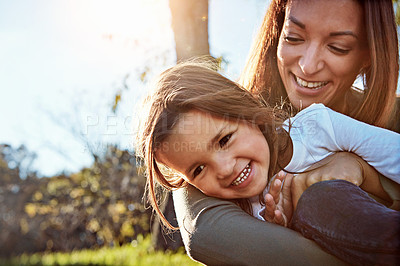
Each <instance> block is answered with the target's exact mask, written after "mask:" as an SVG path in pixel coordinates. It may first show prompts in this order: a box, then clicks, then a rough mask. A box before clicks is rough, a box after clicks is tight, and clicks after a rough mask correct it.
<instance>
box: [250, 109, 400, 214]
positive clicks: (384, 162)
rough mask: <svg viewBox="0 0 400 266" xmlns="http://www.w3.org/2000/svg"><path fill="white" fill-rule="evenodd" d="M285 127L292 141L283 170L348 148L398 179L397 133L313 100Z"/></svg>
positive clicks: (304, 166) (305, 165)
mask: <svg viewBox="0 0 400 266" xmlns="http://www.w3.org/2000/svg"><path fill="white" fill-rule="evenodd" d="M290 124H291V125H290ZM289 125H290V126H289ZM284 129H285V130H286V131H287V132H289V135H290V137H291V139H292V143H293V155H292V158H291V160H290V162H289V164H288V165H287V166H286V167H285V170H286V171H289V172H303V171H305V170H306V169H308V168H309V167H310V166H312V165H313V164H314V163H316V162H319V161H321V160H322V159H324V158H326V157H328V156H329V155H331V154H333V153H335V152H338V151H347V152H353V153H355V154H357V155H358V156H360V157H361V158H363V159H364V160H365V161H366V162H367V163H369V164H370V165H371V166H373V167H374V168H375V169H376V170H377V171H378V172H380V173H381V174H382V175H384V176H385V177H387V178H389V179H391V180H393V181H395V182H396V183H400V134H398V133H395V132H393V131H390V130H387V129H383V128H379V127H375V126H371V125H369V124H366V123H363V122H360V121H358V120H355V119H353V118H351V117H348V116H346V115H343V114H340V113H338V112H335V111H333V110H331V109H329V108H328V107H325V106H324V105H323V104H312V105H310V106H309V107H307V108H306V109H304V110H302V111H301V112H299V113H298V114H297V115H296V116H294V117H293V118H290V119H288V120H286V121H285V123H284ZM264 194H265V191H264ZM258 204H259V203H258ZM252 205H253V214H254V216H256V217H257V218H259V219H260V218H261V219H262V215H261V214H260V213H262V212H263V210H264V207H261V206H255V205H257V204H255V203H253V202H252ZM262 220H263V219H262Z"/></svg>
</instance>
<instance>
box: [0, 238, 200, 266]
mask: <svg viewBox="0 0 400 266" xmlns="http://www.w3.org/2000/svg"><path fill="white" fill-rule="evenodd" d="M0 264H1V265H201V264H200V263H197V262H195V261H193V260H191V259H190V258H189V257H188V256H186V254H184V251H183V250H182V249H181V250H179V251H178V252H176V253H172V252H171V251H167V252H165V253H164V252H161V251H155V250H154V249H153V248H152V246H151V240H150V237H146V238H143V237H142V236H141V235H139V236H138V237H137V240H133V241H132V242H131V243H130V244H126V245H123V246H121V247H112V248H105V247H103V248H101V249H98V250H82V251H73V252H71V253H60V252H57V253H44V254H40V253H36V254H33V255H26V254H23V255H21V256H18V257H14V258H10V259H3V260H1V259H0Z"/></svg>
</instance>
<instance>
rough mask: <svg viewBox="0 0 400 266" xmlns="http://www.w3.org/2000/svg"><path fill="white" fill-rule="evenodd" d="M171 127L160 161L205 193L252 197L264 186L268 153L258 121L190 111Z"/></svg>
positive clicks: (161, 150)
mask: <svg viewBox="0 0 400 266" xmlns="http://www.w3.org/2000/svg"><path fill="white" fill-rule="evenodd" d="M172 131H173V132H171V134H170V136H169V137H168V138H167V139H166V141H164V142H163V143H162V145H160V147H159V148H158V150H157V151H156V158H157V161H158V162H160V163H163V164H165V165H166V166H168V167H169V168H171V169H173V170H175V171H177V172H179V173H181V174H182V175H183V176H184V179H185V180H186V181H187V182H188V183H189V184H191V185H193V186H195V187H197V188H198V189H199V190H201V191H202V192H203V193H204V194H206V195H209V196H214V197H219V198H225V199H236V198H250V197H253V196H255V195H258V194H260V193H261V192H262V191H263V189H264V188H265V187H266V185H267V182H268V170H269V163H270V162H269V161H270V153H269V147H268V143H267V141H266V139H265V137H264V135H263V134H262V132H261V131H260V129H259V128H258V126H255V125H252V124H250V123H248V122H245V121H243V120H239V121H236V120H235V121H233V120H228V119H223V118H220V117H214V116H211V115H209V114H205V113H203V112H200V111H190V112H188V113H185V114H184V115H183V116H182V117H181V118H180V120H179V122H178V123H177V124H176V125H175V127H174V128H173V130H172Z"/></svg>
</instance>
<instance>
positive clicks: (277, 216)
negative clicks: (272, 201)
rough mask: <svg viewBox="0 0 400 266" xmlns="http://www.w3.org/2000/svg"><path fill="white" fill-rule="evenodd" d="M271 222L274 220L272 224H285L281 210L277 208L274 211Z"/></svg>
mask: <svg viewBox="0 0 400 266" xmlns="http://www.w3.org/2000/svg"><path fill="white" fill-rule="evenodd" d="M273 222H274V224H279V225H282V226H285V220H284V219H283V215H282V212H281V211H279V210H276V211H275V215H274V220H273Z"/></svg>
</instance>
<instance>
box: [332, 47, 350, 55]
mask: <svg viewBox="0 0 400 266" xmlns="http://www.w3.org/2000/svg"><path fill="white" fill-rule="evenodd" d="M329 48H330V49H331V50H332V51H333V52H335V53H337V54H343V55H345V54H348V53H349V52H350V49H343V48H339V47H337V46H333V45H329Z"/></svg>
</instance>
